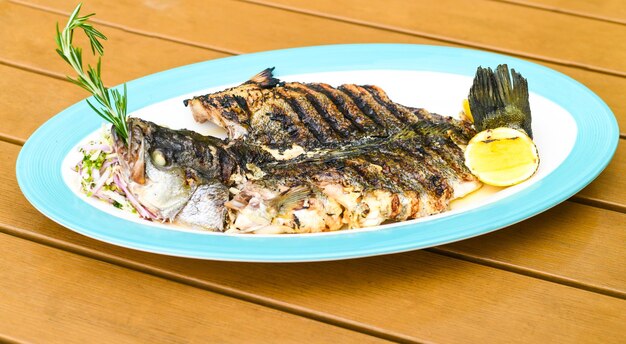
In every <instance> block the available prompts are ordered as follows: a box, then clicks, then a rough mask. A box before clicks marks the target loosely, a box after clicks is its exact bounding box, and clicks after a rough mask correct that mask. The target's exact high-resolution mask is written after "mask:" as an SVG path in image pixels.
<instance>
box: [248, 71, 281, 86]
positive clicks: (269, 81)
mask: <svg viewBox="0 0 626 344" xmlns="http://www.w3.org/2000/svg"><path fill="white" fill-rule="evenodd" d="M274 68H275V67H271V68H265V69H264V70H262V71H261V72H259V73H258V74H256V75H255V76H253V77H251V78H250V80H248V81H247V82H246V84H257V85H259V86H261V87H262V88H272V87H274V86H276V85H278V84H279V83H280V80H279V79H276V78H274V75H273V74H272V72H273V71H274Z"/></svg>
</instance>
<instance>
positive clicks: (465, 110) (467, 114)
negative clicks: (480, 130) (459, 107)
mask: <svg viewBox="0 0 626 344" xmlns="http://www.w3.org/2000/svg"><path fill="white" fill-rule="evenodd" d="M463 113H464V114H465V117H467V119H469V120H470V122H472V123H473V122H474V117H473V116H472V110H470V106H469V100H468V99H467V98H465V99H463Z"/></svg>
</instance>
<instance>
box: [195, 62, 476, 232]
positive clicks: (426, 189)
mask: <svg viewBox="0 0 626 344" xmlns="http://www.w3.org/2000/svg"><path fill="white" fill-rule="evenodd" d="M272 71H273V68H268V69H266V70H264V71H262V72H261V73H259V74H257V75H255V76H254V77H252V78H251V79H250V80H249V81H247V82H245V83H243V84H242V85H240V86H237V87H234V88H230V89H227V90H224V91H222V92H217V93H213V94H208V95H203V96H199V97H194V98H192V99H188V100H185V105H186V106H188V107H190V109H191V112H192V114H193V116H194V119H195V120H196V121H198V122H204V121H207V120H208V121H211V122H213V123H215V124H217V125H218V126H221V127H223V128H225V129H226V130H227V132H228V136H229V139H230V140H231V141H232V142H242V145H243V146H245V147H246V149H247V150H248V152H249V146H256V147H261V148H262V149H263V150H265V151H266V152H269V153H270V154H271V155H272V157H273V158H274V159H276V160H279V161H282V162H279V163H276V162H269V163H268V160H267V159H265V160H263V159H258V160H257V161H258V162H259V163H258V164H256V165H255V167H258V170H257V172H258V173H252V174H250V173H248V174H247V178H244V180H242V182H241V183H240V184H238V186H237V187H236V188H235V189H236V193H237V194H236V195H235V196H234V198H233V199H232V200H231V201H229V203H228V204H227V206H228V208H229V216H230V218H231V219H232V221H231V222H230V225H229V226H228V228H229V230H230V231H234V232H262V233H267V232H269V233H276V232H286V233H294V232H296V233H299V232H317V231H328V230H337V229H340V228H344V227H349V228H355V227H364V226H373V225H378V224H380V223H382V222H384V221H401V220H406V219H410V218H417V217H421V216H426V215H431V214H436V213H439V212H442V211H444V210H446V209H448V207H449V204H450V202H451V201H452V200H453V199H455V198H458V197H462V196H464V195H465V194H467V193H469V192H472V191H474V190H476V189H477V188H479V187H480V186H481V183H480V182H478V181H477V179H476V178H475V177H474V176H473V175H471V173H470V172H469V170H468V169H467V168H466V167H465V164H464V161H463V148H464V145H466V144H467V142H468V141H469V139H470V138H471V137H473V135H474V134H475V131H474V129H473V128H472V124H471V123H469V122H466V121H459V120H455V119H453V118H451V117H444V116H440V115H437V114H432V113H430V112H428V111H426V110H424V109H416V108H411V107H407V106H403V105H401V104H397V103H394V102H393V101H392V100H391V99H390V98H389V97H388V95H387V94H386V93H385V92H384V91H383V90H382V89H380V88H379V87H377V86H373V85H364V86H360V85H353V84H346V85H341V86H339V87H337V88H335V87H332V86H330V85H328V84H324V83H299V82H281V81H280V80H278V79H276V78H274V77H273V75H272ZM418 124H419V125H418ZM416 125H418V126H416ZM407 126H409V127H411V126H413V127H412V129H411V130H412V132H413V133H415V132H420V134H419V135H415V137H411V138H410V139H407V138H406V137H400V136H394V135H396V134H398V133H399V132H402V131H406V130H407ZM372 138H374V139H373V141H372ZM375 138H379V139H380V138H387V141H389V142H384V141H385V140H384V139H383V140H379V141H378V143H375V144H374V145H373V147H374V148H375V149H370V150H368V149H366V148H365V147H367V146H368V142H376V140H375ZM353 147H357V148H356V149H353ZM246 149H243V150H244V151H245V150H246ZM248 154H249V153H248ZM240 155H241V154H240ZM243 155H245V154H243ZM261 155H262V154H259V156H261ZM270 160H271V159H270ZM248 161H250V159H248ZM302 186H304V187H306V188H307V189H308V190H310V193H309V196H308V197H307V199H306V200H305V201H302V202H301V204H300V205H296V206H295V207H292V209H291V211H287V212H285V211H283V212H282V213H281V214H280V215H277V213H276V212H275V209H273V208H272V207H271V206H267V204H266V203H267V202H271V201H272V200H273V199H274V198H275V197H279V196H280V195H282V194H283V193H285V192H289V190H290V189H292V188H296V187H302ZM270 209H273V210H271V211H270ZM269 212H273V213H272V214H273V215H268V214H269ZM255 214H256V215H255ZM258 214H264V215H262V216H259V215H258ZM305 219H306V220H305ZM320 219H322V220H320Z"/></svg>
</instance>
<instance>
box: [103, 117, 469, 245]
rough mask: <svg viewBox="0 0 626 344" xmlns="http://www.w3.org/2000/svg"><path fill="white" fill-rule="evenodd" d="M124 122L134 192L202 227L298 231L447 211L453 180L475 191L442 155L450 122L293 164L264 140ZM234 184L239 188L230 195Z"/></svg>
mask: <svg viewBox="0 0 626 344" xmlns="http://www.w3.org/2000/svg"><path fill="white" fill-rule="evenodd" d="M128 125H129V132H130V133H131V136H130V145H129V146H125V145H124V142H123V140H120V139H119V138H118V137H117V136H116V134H115V133H113V135H114V136H113V137H114V138H115V145H114V146H115V149H116V151H117V153H118V155H119V158H120V161H121V164H122V166H123V171H125V172H126V173H125V174H124V176H123V177H124V179H125V180H126V183H127V184H128V188H129V190H130V192H131V193H132V194H133V196H134V197H135V198H136V199H137V200H138V201H139V202H140V203H141V204H142V205H144V206H145V207H146V208H147V209H148V210H149V211H150V212H151V213H153V214H155V215H156V216H157V217H158V218H160V219H162V220H166V221H171V222H178V223H183V224H187V225H189V226H191V227H194V228H199V229H208V230H214V231H223V230H225V229H229V230H231V231H236V232H254V233H302V232H319V231H329V230H338V229H341V228H344V227H348V228H355V227H365V226H372V225H376V224H380V223H382V222H384V221H387V220H393V221H400V220H404V219H407V218H415V217H419V216H425V215H429V214H434V213H438V212H441V211H443V210H445V209H447V205H448V203H449V201H450V200H451V199H452V198H454V197H458V196H459V194H458V192H457V191H455V185H459V184H463V183H465V184H472V185H473V187H477V185H474V184H476V182H475V181H473V180H472V179H471V177H472V176H471V175H470V174H468V173H466V172H465V171H460V172H459V171H457V170H455V165H454V164H449V163H447V161H448V160H449V159H452V158H454V157H451V156H447V155H445V154H442V153H438V152H437V151H436V150H440V151H442V152H445V149H448V150H450V149H454V147H456V146H455V143H454V142H453V141H452V140H451V138H450V136H449V135H448V136H446V135H447V134H446V132H447V131H448V127H446V126H445V125H435V124H428V123H423V122H420V123H417V124H415V125H413V126H409V127H406V128H404V129H403V130H401V131H400V132H398V133H396V134H394V135H392V136H387V137H364V138H361V139H360V140H357V141H356V142H355V143H353V144H352V145H351V146H349V147H345V146H344V147H338V146H337V145H336V144H327V145H326V146H324V147H322V148H318V149H316V150H310V151H308V152H307V154H306V155H303V156H298V157H296V158H294V159H291V160H288V161H285V160H278V159H275V158H274V157H273V156H272V155H271V154H269V153H268V152H267V151H265V150H264V149H263V147H261V146H255V145H253V144H246V143H244V142H239V141H228V140H220V139H217V138H213V137H207V136H202V135H200V134H197V133H195V132H191V131H188V130H172V129H168V128H164V127H161V126H158V125H156V124H154V123H151V122H148V121H144V120H141V119H139V118H130V119H129V122H128ZM441 135H444V136H446V137H447V139H446V138H445V137H444V138H441V137H440V136H441ZM448 146H449V147H448ZM442 147H443V148H442ZM446 147H447V148H446ZM444 148H445V149H444ZM426 155H428V157H427V158H426V159H424V157H426ZM420 159H421V160H420ZM446 159H448V160H446ZM459 164H460V166H462V162H459ZM229 187H230V188H231V190H232V189H234V190H236V192H235V193H236V195H235V196H234V197H233V198H232V199H231V197H230V196H229V191H228V188H229ZM227 208H228V209H229V210H228V216H227Z"/></svg>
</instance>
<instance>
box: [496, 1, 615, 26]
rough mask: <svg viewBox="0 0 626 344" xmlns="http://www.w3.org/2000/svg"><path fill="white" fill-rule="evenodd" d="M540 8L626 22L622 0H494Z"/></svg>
mask: <svg viewBox="0 0 626 344" xmlns="http://www.w3.org/2000/svg"><path fill="white" fill-rule="evenodd" d="M495 1H501V2H506V3H510V4H516V5H521V6H529V7H535V8H540V9H542V10H547V11H552V12H559V13H566V14H571V15H576V16H582V17H588V18H594V19H597V20H603V21H611V22H615V23H620V24H626V6H624V2H623V1H622V0H602V1H584V0H574V1H572V0H495Z"/></svg>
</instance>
